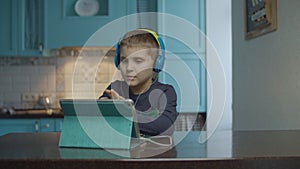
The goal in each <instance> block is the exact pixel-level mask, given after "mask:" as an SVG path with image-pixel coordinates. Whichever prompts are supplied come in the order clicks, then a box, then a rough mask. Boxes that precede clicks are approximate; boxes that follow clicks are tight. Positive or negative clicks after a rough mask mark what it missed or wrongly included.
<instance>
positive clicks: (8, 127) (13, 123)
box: [0, 118, 63, 136]
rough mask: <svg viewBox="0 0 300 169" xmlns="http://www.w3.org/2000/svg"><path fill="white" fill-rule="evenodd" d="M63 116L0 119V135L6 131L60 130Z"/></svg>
mask: <svg viewBox="0 0 300 169" xmlns="http://www.w3.org/2000/svg"><path fill="white" fill-rule="evenodd" d="M62 123H63V118H33V119H31V118H30V119H11V118H10V119H7V118H6V119H0V136H1V135H4V134H7V133H26V132H32V133H34V132H60V131H61V129H62Z"/></svg>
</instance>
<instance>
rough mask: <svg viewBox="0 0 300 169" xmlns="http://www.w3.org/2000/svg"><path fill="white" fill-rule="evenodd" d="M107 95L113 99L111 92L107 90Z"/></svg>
mask: <svg viewBox="0 0 300 169" xmlns="http://www.w3.org/2000/svg"><path fill="white" fill-rule="evenodd" d="M105 93H106V94H107V95H108V96H109V97H110V98H111V97H112V94H111V90H105Z"/></svg>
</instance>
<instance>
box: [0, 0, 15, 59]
mask: <svg viewBox="0 0 300 169" xmlns="http://www.w3.org/2000/svg"><path fill="white" fill-rule="evenodd" d="M16 6H17V0H2V1H1V5H0V22H1V26H0V37H1V38H0V56H11V55H16V54H17V9H16Z"/></svg>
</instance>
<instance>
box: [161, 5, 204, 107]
mask: <svg viewBox="0 0 300 169" xmlns="http://www.w3.org/2000/svg"><path fill="white" fill-rule="evenodd" d="M158 11H159V12H161V13H162V15H159V17H158V30H159V32H160V33H161V34H162V38H163V40H164V42H165V46H166V51H167V52H166V66H165V69H164V72H161V73H160V75H159V80H160V81H162V82H164V83H169V84H172V85H173V86H174V87H175V90H176V93H177V105H178V111H179V112H206V71H205V66H204V65H205V56H206V52H205V48H206V47H205V39H206V38H205V0H189V1H182V0H162V1H158Z"/></svg>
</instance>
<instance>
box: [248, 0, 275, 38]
mask: <svg viewBox="0 0 300 169" xmlns="http://www.w3.org/2000/svg"><path fill="white" fill-rule="evenodd" d="M245 21H246V25H245V28H246V36H245V38H246V39H247V40H248V39H252V38H255V37H258V36H261V35H263V34H266V33H269V32H272V31H275V30H277V0H245Z"/></svg>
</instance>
